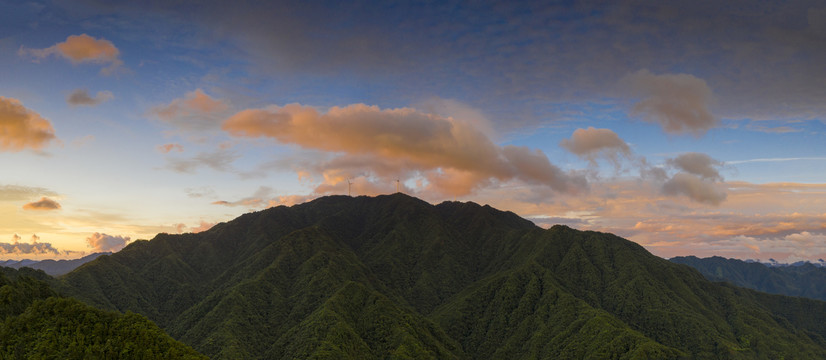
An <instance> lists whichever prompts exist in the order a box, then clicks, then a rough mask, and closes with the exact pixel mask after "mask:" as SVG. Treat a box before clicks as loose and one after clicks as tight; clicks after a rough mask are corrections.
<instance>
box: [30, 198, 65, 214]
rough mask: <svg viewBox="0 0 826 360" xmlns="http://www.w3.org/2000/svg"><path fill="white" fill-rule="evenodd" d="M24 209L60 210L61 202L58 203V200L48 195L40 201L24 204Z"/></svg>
mask: <svg viewBox="0 0 826 360" xmlns="http://www.w3.org/2000/svg"><path fill="white" fill-rule="evenodd" d="M23 210H40V211H48V210H60V204H58V202H57V201H54V200H52V199H49V198H47V197H42V198H40V200H38V201H34V202H30V203H28V204H26V205H23Z"/></svg>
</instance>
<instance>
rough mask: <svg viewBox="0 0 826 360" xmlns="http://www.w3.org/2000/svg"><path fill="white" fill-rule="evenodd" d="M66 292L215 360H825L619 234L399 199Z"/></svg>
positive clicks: (759, 312) (815, 338) (299, 218)
mask: <svg viewBox="0 0 826 360" xmlns="http://www.w3.org/2000/svg"><path fill="white" fill-rule="evenodd" d="M61 280H62V284H61V289H62V291H65V292H66V293H69V294H72V295H75V296H78V297H80V298H82V299H83V300H84V301H86V302H88V303H91V304H94V305H97V306H102V307H104V308H108V309H112V310H119V311H127V310H128V311H134V312H137V313H140V314H143V315H145V316H147V317H149V318H150V319H152V320H154V321H156V322H157V323H158V324H159V325H160V326H161V327H162V328H164V329H165V330H166V331H167V332H169V333H170V335H172V336H173V337H175V338H176V339H179V340H181V341H183V342H185V343H187V344H189V345H191V346H193V347H194V348H195V349H196V350H198V351H200V352H202V353H204V354H206V355H208V356H210V357H212V358H218V359H220V358H295V357H297V358H305V357H317V358H388V357H416V358H457V359H465V358H559V357H563V358H566V357H574V358H589V357H593V358H603V357H615V358H681V357H686V356H688V357H693V358H714V357H716V356H725V357H728V358H772V357H776V356H779V355H782V354H787V355H790V356H799V357H821V356H826V347H824V344H823V343H822V338H824V337H826V332H824V329H821V328H820V327H818V325H817V324H811V323H805V321H804V320H805V319H800V318H799V314H798V313H797V312H795V309H796V308H793V309H790V310H789V311H787V312H788V314H786V317H784V316H783V315H781V314H780V313H779V311H780V310H782V309H780V308H772V307H770V306H769V305H766V304H764V303H765V302H768V303H771V302H772V301H774V302H775V303H783V304H785V302H786V300H785V299H784V298H781V299H780V300H776V299H775V298H771V299H769V300H767V299H766V298H763V297H761V295H755V294H753V293H749V292H743V291H745V290H739V289H736V288H735V289H732V288H729V287H726V286H722V285H720V284H715V283H712V282H709V281H708V280H706V279H705V278H704V277H703V276H702V275H701V274H700V273H699V272H698V271H696V270H694V269H691V268H689V267H687V266H682V265H677V264H673V263H671V262H668V261H667V260H665V259H661V258H658V257H656V256H654V255H652V254H650V253H648V252H647V251H646V250H645V249H644V248H643V247H642V246H640V245H638V244H636V243H633V242H630V241H628V240H625V239H622V238H619V237H617V236H614V235H611V234H605V233H598V232H592V231H584V232H583V231H578V230H574V229H571V228H568V227H566V226H554V227H552V228H550V229H542V228H539V227H537V226H536V225H534V224H533V223H531V222H530V221H528V220H525V219H522V218H520V217H518V216H517V215H515V214H513V213H510V212H503V211H500V210H496V209H494V208H492V207H490V206H487V205H485V206H482V205H479V204H475V203H457V202H444V203H441V204H438V205H431V204H428V203H426V202H424V201H422V200H420V199H416V198H412V197H409V196H406V195H403V194H394V195H384V196H378V197H364V196H362V197H347V196H332V197H324V198H319V199H316V200H314V201H311V202H308V203H304V204H300V205H295V206H292V207H285V206H279V207H274V208H270V209H267V210H263V211H260V212H255V213H248V214H244V215H242V216H240V217H238V218H237V219H235V220H232V221H229V222H226V223H221V224H218V225H216V226H214V227H213V228H212V229H210V230H208V231H206V232H203V233H199V234H182V235H169V234H159V235H158V236H156V237H155V238H154V239H152V240H151V241H138V242H134V243H132V244H130V245H129V246H127V247H126V248H125V249H123V250H122V251H121V252H119V253H116V254H113V255H111V256H107V257H102V258H101V259H98V260H96V261H93V262H90V263H88V264H86V265H85V266H84V267H82V268H79V269H77V270H75V271H73V272H72V273H69V274H67V275H66V276H64V277H63V278H62V279H61ZM357 299H362V300H358V301H357ZM770 305H771V304H770ZM804 305H805V306H810V307H813V308H815V309H821V308H823V309H826V303H819V302H815V303H806V304H804ZM795 306H797V305H795ZM800 306H802V305H800ZM769 309H774V310H769ZM388 314H392V315H388ZM787 317H788V318H791V319H792V320H794V321H797V322H801V324H802V325H801V326H800V327H796V326H795V325H793V324H792V323H791V322H790V320H789V319H788V318H787ZM721 354H722V355H721Z"/></svg>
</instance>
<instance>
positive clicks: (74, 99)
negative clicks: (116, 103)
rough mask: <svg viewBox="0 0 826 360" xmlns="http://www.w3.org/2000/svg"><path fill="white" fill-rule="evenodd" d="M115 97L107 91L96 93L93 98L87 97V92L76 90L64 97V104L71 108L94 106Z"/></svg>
mask: <svg viewBox="0 0 826 360" xmlns="http://www.w3.org/2000/svg"><path fill="white" fill-rule="evenodd" d="M114 97H115V96H114V95H112V93H111V92H109V91H98V93H97V95H95V96H94V97H92V96H90V95H89V90H86V89H76V90H74V91H72V93H71V94H69V96H67V97H66V102H67V103H69V105H72V106H78V105H85V106H95V105H99V104H101V103H103V102H105V101H109V100H112V99H113V98H114Z"/></svg>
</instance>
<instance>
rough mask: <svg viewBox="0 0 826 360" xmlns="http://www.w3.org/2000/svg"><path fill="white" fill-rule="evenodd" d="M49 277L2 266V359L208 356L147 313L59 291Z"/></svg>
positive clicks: (0, 344) (0, 340)
mask: <svg viewBox="0 0 826 360" xmlns="http://www.w3.org/2000/svg"><path fill="white" fill-rule="evenodd" d="M47 280H49V277H48V275H46V274H45V273H44V272H42V271H38V270H32V269H29V268H23V269H21V270H15V269H11V268H0V359H205V357H204V356H202V355H200V354H198V353H196V352H195V351H194V350H192V348H190V347H188V346H186V345H184V344H182V343H180V342H178V341H176V340H174V339H172V338H170V337H169V335H166V334H165V333H164V332H163V331H162V330H161V329H160V328H158V326H157V325H155V324H153V323H152V322H151V321H149V320H147V319H146V318H145V317H143V316H141V315H138V314H135V313H126V314H118V313H114V312H109V311H102V310H98V309H95V308H92V307H90V306H89V305H86V304H83V303H81V302H79V301H77V300H75V299H71V298H66V297H62V296H58V295H57V293H55V292H54V291H53V290H52V289H51V288H50V287H49V284H48V283H47Z"/></svg>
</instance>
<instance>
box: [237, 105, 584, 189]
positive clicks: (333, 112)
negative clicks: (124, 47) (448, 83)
mask: <svg viewBox="0 0 826 360" xmlns="http://www.w3.org/2000/svg"><path fill="white" fill-rule="evenodd" d="M222 128H223V129H224V130H225V131H226V132H227V133H229V134H230V135H232V136H235V137H246V138H259V137H266V138H271V139H273V140H275V141H276V142H278V143H282V144H293V145H298V146H300V147H302V148H305V149H314V150H320V151H323V152H327V153H333V154H340V155H339V156H338V157H337V158H336V159H334V160H333V161H331V162H328V163H327V165H328V166H327V167H325V168H323V169H320V170H321V172H322V173H323V175H324V177H325V179H326V180H327V182H328V183H332V184H334V183H336V182H341V181H343V180H345V179H347V178H354V177H356V176H358V175H364V172H367V173H369V174H367V175H376V176H379V177H381V178H382V179H381V181H382V182H387V181H388V180H390V179H396V178H404V179H406V180H408V179H413V178H414V177H415V176H416V175H418V176H420V177H424V178H425V179H426V180H427V181H428V183H429V184H430V185H432V189H433V190H436V191H440V192H443V193H446V194H452V195H461V194H467V193H469V192H472V191H473V190H474V189H477V188H479V187H484V186H487V185H489V184H491V183H492V182H493V181H498V182H507V181H511V180H518V181H522V182H524V183H528V184H534V185H541V186H545V187H549V188H551V189H554V190H556V191H558V192H576V191H579V190H583V189H584V188H585V187H586V186H587V184H586V181H585V179H584V177H581V176H577V175H575V174H570V173H565V172H563V171H562V170H560V169H559V168H558V167H556V166H555V165H553V164H551V163H550V162H549V161H548V158H547V157H546V156H545V155H544V154H543V153H542V152H541V151H539V150H531V149H528V148H526V147H518V146H504V147H500V146H497V145H496V144H494V143H493V142H492V141H491V140H490V138H488V137H487V136H486V135H485V134H483V133H482V132H481V131H478V130H476V129H475V128H474V127H473V126H472V125H471V124H469V123H466V122H463V121H460V120H457V119H455V118H452V117H442V116H439V115H435V114H429V113H423V112H420V111H417V110H415V109H411V108H399V109H379V108H378V107H377V106H368V105H364V104H354V105H348V106H345V107H337V106H336V107H332V108H330V109H329V110H328V111H327V112H326V113H322V112H319V111H318V110H316V109H315V108H312V107H309V106H303V105H300V104H289V105H286V106H283V107H278V106H270V107H267V108H263V109H247V110H243V111H240V112H238V113H236V114H235V115H233V116H231V117H230V118H229V119H227V120H226V121H225V122H224V123H223V125H222ZM334 164H340V165H345V166H331V165H334ZM353 164H358V165H360V166H361V172H362V173H361V174H359V173H353V171H352V170H354V169H353V166H352V165H353ZM301 170H306V169H301ZM339 170H341V171H339ZM334 173H337V174H334ZM331 180H333V181H331Z"/></svg>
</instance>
